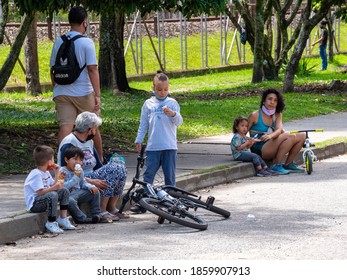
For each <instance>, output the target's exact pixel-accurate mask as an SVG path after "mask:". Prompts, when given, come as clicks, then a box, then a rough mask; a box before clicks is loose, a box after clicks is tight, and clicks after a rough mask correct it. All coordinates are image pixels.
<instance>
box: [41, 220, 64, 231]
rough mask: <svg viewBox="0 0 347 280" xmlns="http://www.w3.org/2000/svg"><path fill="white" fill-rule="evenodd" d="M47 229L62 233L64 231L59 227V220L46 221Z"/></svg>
mask: <svg viewBox="0 0 347 280" xmlns="http://www.w3.org/2000/svg"><path fill="white" fill-rule="evenodd" d="M45 227H46V229H47V230H48V231H49V232H51V233H56V234H61V233H64V231H63V230H62V229H61V228H60V227H59V225H58V223H57V222H48V221H47V222H46V224H45Z"/></svg>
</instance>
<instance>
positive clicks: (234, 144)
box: [230, 117, 275, 177]
mask: <svg viewBox="0 0 347 280" xmlns="http://www.w3.org/2000/svg"><path fill="white" fill-rule="evenodd" d="M247 126H248V120H247V119H246V118H244V117H238V118H236V119H235V121H234V125H233V132H234V136H233V138H232V139H231V144H230V147H231V151H232V153H233V156H234V160H239V161H245V162H252V163H253V165H254V167H255V169H256V171H257V176H261V177H264V176H271V175H275V173H274V172H273V171H271V170H270V169H269V168H268V166H267V165H266V163H265V161H264V160H263V159H262V158H261V157H260V156H259V155H257V154H255V153H252V152H251V151H250V150H249V149H250V147H252V146H253V144H254V143H255V142H257V139H253V138H249V137H247V136H246V134H247V132H248V131H247V130H248V128H247Z"/></svg>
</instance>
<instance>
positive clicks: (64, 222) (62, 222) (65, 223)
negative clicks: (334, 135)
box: [57, 217, 76, 229]
mask: <svg viewBox="0 0 347 280" xmlns="http://www.w3.org/2000/svg"><path fill="white" fill-rule="evenodd" d="M57 223H58V225H59V226H61V227H62V228H63V229H76V228H75V227H74V226H73V225H72V224H71V222H70V220H69V218H68V217H66V218H58V219H57Z"/></svg>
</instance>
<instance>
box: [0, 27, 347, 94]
mask: <svg viewBox="0 0 347 280" xmlns="http://www.w3.org/2000/svg"><path fill="white" fill-rule="evenodd" d="M313 33H314V32H313ZM313 33H312V36H311V37H312V38H313ZM346 33H347V25H346V24H345V23H342V24H341V36H340V41H341V43H340V45H341V47H340V48H341V49H340V51H347V47H346V46H347V37H346V36H344V34H346ZM233 34H234V33H230V32H229V33H228V36H227V48H226V49H227V53H228V51H229V48H230V44H231V41H232V36H233ZM153 41H154V45H155V48H156V49H157V51H158V42H157V38H153ZM126 44H127V41H125V42H124V45H126ZM52 45H53V43H52V42H51V41H49V40H43V41H40V42H39V45H38V55H39V67H40V81H41V83H49V82H50V76H49V58H50V55H51V50H52ZM95 45H96V49H97V53H98V48H99V45H98V42H95ZM133 46H134V48H135V42H133ZM142 48H143V54H142V57H143V73H144V74H146V73H155V72H156V71H157V70H158V69H159V68H160V67H159V63H158V61H157V58H156V56H155V53H154V51H153V48H152V45H151V44H150V40H149V39H148V37H145V36H144V37H143V42H142ZM241 49H243V46H242V47H241ZM9 50H10V48H9V47H8V46H4V45H0V65H2V64H3V63H4V61H5V59H6V57H7V55H8V53H9ZM208 53H209V56H208V67H218V66H220V65H221V61H220V34H219V32H218V31H217V32H215V33H212V34H209V35H208ZM187 54H188V69H198V68H201V66H202V62H201V37H200V35H198V34H196V35H192V36H188V37H187ZM312 54H313V55H318V47H315V48H313V50H312ZM20 60H21V61H22V63H23V64H24V54H23V51H22V52H21V55H20ZM125 60H126V65H127V67H126V70H127V75H128V76H132V75H136V74H137V72H136V68H135V64H134V60H133V55H132V53H131V48H130V47H129V49H128V52H127V55H126V57H125ZM165 60H166V70H167V71H179V70H181V61H180V39H179V37H172V38H166V39H165ZM252 60H253V56H252V52H251V51H250V47H249V44H246V47H245V62H246V63H251V62H252ZM241 61H242V60H240V57H239V55H238V51H237V47H236V45H234V46H233V49H232V52H231V55H230V59H229V62H228V64H229V65H236V64H240V63H241ZM339 61H340V63H341V64H343V63H344V62H342V61H341V60H340V59H339ZM312 62H313V63H314V64H312V65H317V66H316V68H317V69H319V68H320V60H319V59H318V58H317V59H316V60H312ZM329 68H330V67H329ZM139 74H141V73H139ZM244 77H245V75H243V73H240V74H239V75H238V76H237V77H234V76H233V77H232V79H230V80H231V81H232V82H237V81H238V80H239V79H241V80H242V79H243V78H244ZM231 81H226V83H228V82H231ZM207 82H211V81H204V83H207ZM7 85H25V76H24V73H23V71H22V69H21V67H20V66H19V64H18V63H17V64H16V66H15V68H14V69H13V72H12V75H11V78H10V80H9V81H8V83H7ZM147 88H148V87H147ZM207 88H209V87H207ZM189 89H190V88H189V85H188V87H187V90H189Z"/></svg>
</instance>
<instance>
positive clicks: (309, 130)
mask: <svg viewBox="0 0 347 280" xmlns="http://www.w3.org/2000/svg"><path fill="white" fill-rule="evenodd" d="M323 131H324V129H323V128H317V129H304V130H291V131H290V132H289V133H290V134H295V133H299V132H323Z"/></svg>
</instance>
